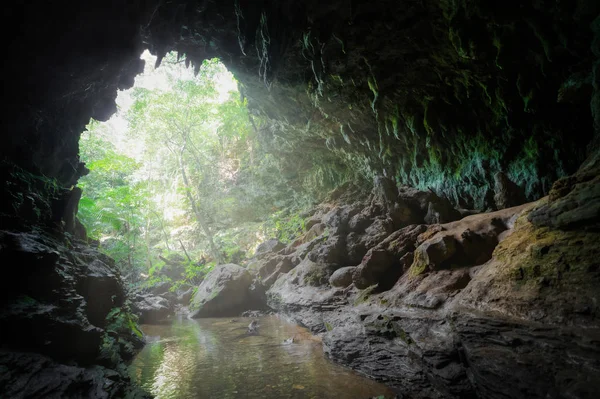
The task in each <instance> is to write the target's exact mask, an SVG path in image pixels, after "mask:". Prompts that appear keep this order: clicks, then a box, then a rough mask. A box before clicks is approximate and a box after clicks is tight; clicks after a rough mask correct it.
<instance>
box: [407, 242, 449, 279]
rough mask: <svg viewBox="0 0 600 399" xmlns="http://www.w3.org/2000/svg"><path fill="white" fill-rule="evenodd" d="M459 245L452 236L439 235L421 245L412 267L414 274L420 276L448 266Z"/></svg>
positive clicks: (416, 252)
mask: <svg viewBox="0 0 600 399" xmlns="http://www.w3.org/2000/svg"><path fill="white" fill-rule="evenodd" d="M457 247H458V245H457V244H456V239H455V238H454V237H453V236H452V235H438V236H436V237H434V238H432V239H430V240H427V241H425V242H424V243H423V244H421V245H419V247H418V248H417V250H416V251H415V257H414V261H413V264H412V266H411V268H412V271H413V274H415V275H418V274H421V273H424V272H427V271H430V270H438V269H441V268H442V267H444V266H446V261H448V260H449V259H450V258H451V257H452V256H453V255H454V254H455V253H456V249H457Z"/></svg>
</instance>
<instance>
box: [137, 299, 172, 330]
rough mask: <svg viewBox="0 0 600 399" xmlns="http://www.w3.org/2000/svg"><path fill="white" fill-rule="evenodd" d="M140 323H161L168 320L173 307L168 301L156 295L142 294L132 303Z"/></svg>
mask: <svg viewBox="0 0 600 399" xmlns="http://www.w3.org/2000/svg"><path fill="white" fill-rule="evenodd" d="M133 308H134V310H135V311H136V313H137V314H138V315H139V322H140V323H142V324H162V323H165V322H167V321H168V320H169V318H170V317H171V315H172V314H173V308H172V307H171V305H170V304H169V301H168V300H166V299H165V298H163V297H161V296H157V295H151V294H147V295H143V296H141V297H138V300H137V301H136V302H135V303H134V305H133Z"/></svg>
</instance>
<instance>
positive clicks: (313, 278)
mask: <svg viewBox="0 0 600 399" xmlns="http://www.w3.org/2000/svg"><path fill="white" fill-rule="evenodd" d="M327 281H328V274H327V270H325V269H324V268H322V267H318V266H313V267H312V268H311V269H310V270H308V271H307V272H306V274H305V275H304V282H305V283H306V284H308V285H311V286H313V287H318V286H320V285H323V284H326V283H327Z"/></svg>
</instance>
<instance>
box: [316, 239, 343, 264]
mask: <svg viewBox="0 0 600 399" xmlns="http://www.w3.org/2000/svg"><path fill="white" fill-rule="evenodd" d="M307 257H308V258H309V259H310V260H311V261H313V262H315V263H319V264H334V265H340V264H343V263H345V260H346V242H345V240H344V238H343V237H341V236H332V237H329V238H328V239H327V241H326V242H325V243H323V244H322V245H319V246H316V247H315V248H314V249H313V250H312V251H311V252H310V253H309V254H308V255H307Z"/></svg>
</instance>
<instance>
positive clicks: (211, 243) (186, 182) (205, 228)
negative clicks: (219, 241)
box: [178, 147, 223, 264]
mask: <svg viewBox="0 0 600 399" xmlns="http://www.w3.org/2000/svg"><path fill="white" fill-rule="evenodd" d="M184 149H185V147H182V148H181V152H180V154H179V157H178V158H179V159H178V161H179V169H180V170H181V177H182V179H183V185H184V186H185V194H186V195H187V197H188V200H189V201H190V204H191V205H192V211H193V212H194V215H196V220H197V221H198V224H199V225H200V228H201V229H202V231H203V232H204V234H205V235H206V238H207V239H208V244H209V246H210V252H211V253H212V256H213V258H215V260H216V262H217V264H222V263H223V258H222V257H221V253H220V252H219V249H218V248H217V246H216V244H215V241H214V237H213V234H212V232H211V231H210V228H209V227H208V226H207V225H206V222H205V220H204V218H203V217H202V215H201V214H200V211H199V209H198V206H197V205H196V200H194V197H193V196H192V193H191V187H190V182H189V180H188V178H187V174H186V172H185V166H184V165H183V150H184Z"/></svg>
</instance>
